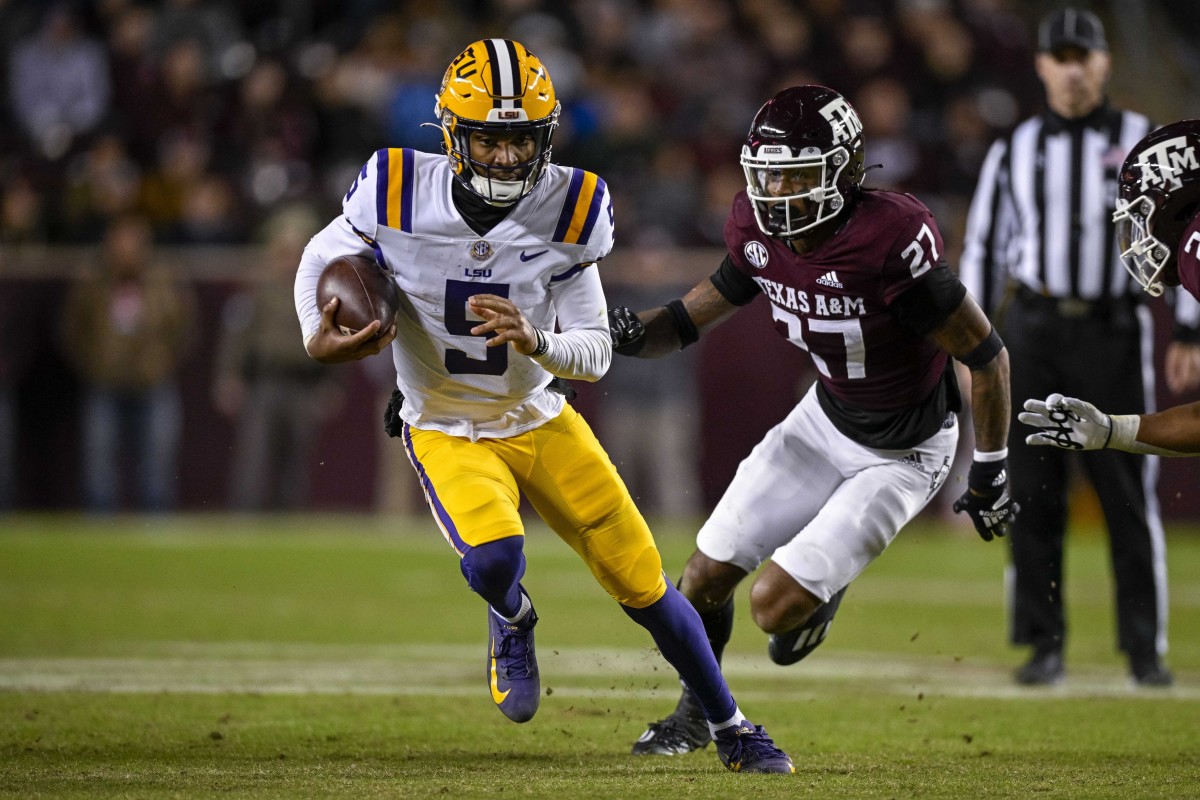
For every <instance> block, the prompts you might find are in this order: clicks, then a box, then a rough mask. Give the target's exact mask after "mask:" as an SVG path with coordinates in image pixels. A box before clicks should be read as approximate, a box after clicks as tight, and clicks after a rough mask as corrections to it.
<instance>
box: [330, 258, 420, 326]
mask: <svg viewBox="0 0 1200 800" xmlns="http://www.w3.org/2000/svg"><path fill="white" fill-rule="evenodd" d="M335 297H336V298H337V299H338V301H339V303H338V309H337V313H335V314H334V316H333V321H334V324H336V325H337V326H338V328H340V329H341V331H342V333H344V334H346V335H347V336H349V335H351V334H354V333H358V332H359V331H361V330H362V329H363V328H365V327H367V326H368V325H370V324H371V322H372V321H374V320H379V321H380V323H381V325H380V327H379V332H380V333H383V332H384V331H386V330H387V329H388V328H389V327H391V324H392V323H393V322H394V321H395V319H396V310H397V309H398V308H399V306H400V291H399V289H397V288H396V282H395V281H393V280H392V276H391V275H390V274H388V273H387V272H386V271H385V270H384V269H383V268H382V267H380V266H379V265H378V264H376V263H375V260H374V259H372V258H366V257H364V256H339V257H337V258H335V259H334V260H332V261H330V262H329V263H328V264H326V265H325V271H324V272H322V273H321V278H320V279H319V280H318V281H317V307H318V308H324V307H325V306H326V305H327V304H328V303H329V301H330V300H332V299H333V298H335Z"/></svg>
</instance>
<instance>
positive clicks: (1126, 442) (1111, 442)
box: [1105, 414, 1142, 453]
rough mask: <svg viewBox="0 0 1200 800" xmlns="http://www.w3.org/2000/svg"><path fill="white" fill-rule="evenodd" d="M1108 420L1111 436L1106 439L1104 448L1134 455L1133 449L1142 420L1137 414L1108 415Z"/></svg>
mask: <svg viewBox="0 0 1200 800" xmlns="http://www.w3.org/2000/svg"><path fill="white" fill-rule="evenodd" d="M1108 419H1109V422H1110V423H1111V424H1112V435H1111V436H1109V437H1108V444H1107V445H1105V447H1110V448H1112V449H1113V450H1124V451H1125V452H1127V453H1136V452H1137V451H1136V450H1135V449H1134V447H1135V446H1136V445H1135V442H1136V441H1137V433H1138V428H1140V427H1141V425H1142V418H1141V417H1139V416H1138V415H1137V414H1109V415H1108Z"/></svg>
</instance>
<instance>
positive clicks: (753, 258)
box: [742, 241, 767, 269]
mask: <svg viewBox="0 0 1200 800" xmlns="http://www.w3.org/2000/svg"><path fill="white" fill-rule="evenodd" d="M742 252H744V253H745V254H746V260H747V261H749V262H750V264H751V265H753V266H754V267H755V268H756V269H762V268H763V267H765V266H766V265H767V246H766V245H765V244H763V243H762V242H756V241H750V242H746V246H745V247H743V248H742Z"/></svg>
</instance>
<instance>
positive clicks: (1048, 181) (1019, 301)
mask: <svg viewBox="0 0 1200 800" xmlns="http://www.w3.org/2000/svg"><path fill="white" fill-rule="evenodd" d="M1038 50H1039V52H1038V55H1037V63H1036V66H1037V73H1038V77H1039V78H1040V79H1041V81H1042V84H1043V86H1044V87H1045V91H1046V104H1047V106H1048V109H1047V110H1046V111H1044V112H1043V113H1042V114H1040V115H1038V116H1036V117H1033V118H1032V119H1028V120H1025V121H1024V122H1022V123H1021V124H1020V125H1018V126H1017V127H1016V129H1015V130H1013V131H1012V133H1011V134H1009V135H1008V136H1005V137H1003V138H1001V139H1000V140H998V141H997V142H995V143H994V144H993V145H992V148H991V150H990V151H989V153H988V156H987V159H986V160H985V162H984V165H983V168H982V171H981V174H980V179H979V184H978V186H977V188H976V191H975V197H974V199H973V201H972V203H971V209H970V213H969V215H968V217H967V231H966V241H965V245H964V252H963V256H962V262H961V267H960V277H961V279H962V282H963V283H964V284H965V285H966V286H967V288H968V290H970V291H971V293H972V294H973V295H974V296H975V297H976V298H978V299H979V301H980V305H982V306H983V307H984V308H985V309H986V310H988V311H989V312H990V316H991V317H992V319H993V320H996V321H997V326H998V327H999V328H1000V329H1001V332H1002V335H1003V337H1004V342H1005V344H1006V345H1007V346H1008V349H1009V353H1010V356H1011V359H1012V394H1013V397H1014V398H1020V399H1023V398H1027V397H1032V398H1044V397H1046V396H1047V395H1049V394H1050V393H1051V392H1055V391H1060V392H1063V393H1065V394H1068V395H1071V396H1074V397H1087V398H1089V399H1092V400H1093V401H1094V402H1096V403H1097V404H1098V405H1100V406H1101V407H1103V408H1107V409H1111V410H1112V411H1113V412H1115V413H1124V414H1140V413H1145V412H1147V411H1152V410H1153V408H1154V387H1155V382H1154V367H1153V361H1152V358H1151V356H1152V352H1153V350H1152V338H1151V337H1152V329H1151V315H1150V311H1149V309H1147V308H1145V307H1143V306H1142V305H1141V304H1140V302H1139V298H1140V296H1141V292H1140V289H1139V287H1138V286H1137V285H1136V284H1134V283H1133V282H1132V281H1131V280H1130V278H1129V275H1128V273H1127V272H1126V271H1125V269H1124V268H1123V267H1122V265H1121V262H1120V258H1119V257H1118V254H1117V249H1116V246H1115V242H1114V225H1113V222H1112V213H1113V209H1114V204H1115V199H1116V194H1117V191H1116V180H1117V173H1118V171H1119V170H1120V168H1121V163H1122V161H1123V160H1124V158H1125V155H1126V154H1127V153H1128V152H1129V150H1130V149H1132V147H1133V146H1134V145H1135V144H1136V143H1137V142H1138V141H1139V140H1140V139H1141V138H1142V136H1144V135H1145V134H1146V133H1147V132H1149V131H1150V129H1151V124H1150V121H1149V120H1148V119H1147V118H1146V117H1145V116H1143V115H1141V114H1138V113H1136V112H1133V111H1122V110H1119V109H1116V108H1113V107H1112V106H1110V105H1109V104H1108V102H1107V99H1106V97H1105V93H1104V87H1105V84H1106V83H1107V81H1108V77H1109V73H1110V67H1111V60H1110V56H1109V52H1108V44H1107V42H1106V41H1105V37H1104V28H1103V26H1102V25H1101V23H1100V20H1099V19H1098V18H1097V17H1096V16H1095V15H1094V14H1091V13H1090V12H1087V11H1081V10H1076V9H1066V10H1061V11H1056V12H1053V13H1051V14H1049V15H1048V16H1046V17H1045V18H1044V19H1043V20H1042V22H1041V24H1040V26H1039V28H1038ZM1175 314H1176V321H1177V324H1176V326H1175V333H1176V339H1177V341H1175V342H1173V343H1172V344H1171V345H1170V349H1169V350H1168V352H1167V360H1166V373H1167V374H1166V378H1167V384H1168V386H1169V387H1170V388H1171V389H1172V390H1174V391H1182V390H1184V389H1187V388H1190V386H1192V385H1194V384H1195V383H1196V382H1197V381H1196V378H1197V375H1196V365H1197V364H1200V346H1197V345H1196V344H1193V343H1192V342H1195V341H1196V340H1197V338H1198V337H1197V336H1196V325H1197V323H1198V322H1200V306H1198V305H1197V303H1196V302H1195V301H1194V300H1192V299H1191V298H1190V297H1189V296H1187V295H1185V294H1184V293H1179V295H1178V298H1177V302H1176V307H1175ZM1013 406H1014V414H1015V413H1016V411H1017V410H1019V409H1020V406H1021V403H1020V402H1016V403H1014V404H1013ZM1023 436H1024V434H1023V433H1022V432H1021V429H1020V427H1019V426H1017V425H1016V424H1015V421H1014V424H1013V426H1012V433H1011V441H1010V452H1009V456H1008V463H1009V469H1010V470H1011V473H1012V474H1011V484H1010V486H1011V490H1012V494H1013V499H1014V500H1016V501H1017V502H1018V503H1020V505H1021V514H1020V516H1019V517H1018V518H1017V520H1016V523H1015V524H1014V526H1013V529H1012V534H1011V549H1012V566H1011V569H1010V571H1009V574H1008V580H1007V591H1008V599H1009V604H1010V609H1009V611H1010V614H1011V620H1010V625H1011V627H1010V634H1009V635H1010V637H1011V639H1012V641H1013V643H1015V644H1019V645H1030V646H1032V654H1031V656H1030V659H1029V661H1028V662H1027V663H1026V664H1025V665H1024V666H1022V667H1021V668H1020V669H1019V670H1018V671H1017V673H1016V679H1017V681H1018V682H1019V683H1022V684H1030V685H1034V684H1053V683H1057V682H1059V681H1060V680H1062V678H1063V676H1064V674H1065V668H1064V664H1063V645H1064V641H1065V638H1066V623H1065V614H1064V608H1063V588H1062V583H1063V540H1064V536H1065V531H1066V521H1067V482H1068V481H1067V477H1068V471H1067V462H1066V459H1065V458H1064V454H1062V453H1056V452H1047V451H1046V450H1044V449H1042V448H1030V447H1028V446H1026V445H1025V444H1024V443H1023V441H1022V437H1023ZM1095 455H1097V456H1098V457H1096V458H1089V459H1086V460H1083V461H1081V462H1079V465H1080V466H1082V468H1083V469H1084V470H1085V472H1086V474H1087V477H1088V479H1089V480H1090V481H1091V483H1092V485H1093V486H1094V487H1095V489H1096V492H1097V494H1098V495H1099V498H1100V503H1101V507H1102V508H1103V511H1104V518H1105V521H1106V523H1107V526H1108V533H1109V540H1110V549H1111V555H1112V562H1113V574H1114V576H1115V579H1116V592H1117V627H1118V646H1119V648H1120V649H1121V651H1122V652H1124V654H1125V655H1126V657H1127V658H1128V659H1129V669H1130V673H1131V675H1132V676H1133V679H1134V681H1135V682H1136V683H1137V684H1138V685H1142V686H1167V685H1170V684H1171V682H1172V676H1171V673H1170V671H1169V670H1168V669H1167V668H1166V667H1165V666H1164V664H1163V661H1162V656H1163V654H1165V652H1166V647H1167V637H1166V621H1167V620H1166V609H1167V587H1166V560H1165V557H1166V554H1165V546H1164V541H1163V531H1162V522H1161V519H1160V517H1159V510H1158V500H1157V497H1156V494H1155V484H1156V481H1157V473H1158V463H1157V457H1154V456H1139V455H1133V454H1131V453H1124V452H1117V451H1108V450H1106V451H1104V452H1103V453H1099V454H1095Z"/></svg>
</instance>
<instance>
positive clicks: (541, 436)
mask: <svg viewBox="0 0 1200 800" xmlns="http://www.w3.org/2000/svg"><path fill="white" fill-rule="evenodd" d="M404 446H405V448H407V450H408V455H409V458H410V459H411V460H412V463H413V467H414V468H415V469H416V470H417V475H418V477H419V478H420V480H421V485H422V487H423V488H424V490H425V499H426V501H427V502H428V503H429V507H430V510H431V511H432V512H433V517H434V519H435V520H436V521H437V524H438V527H440V528H441V529H442V534H443V535H444V536H445V537H446V541H447V542H449V543H450V545H451V546H452V547H453V548H454V549H455V551H456V552H457V553H458V555H459V557H460V558H461V557H462V556H463V554H465V553H466V552H467V551H468V550H469V549H470V548H472V547H476V546H478V545H481V544H486V543H487V542H493V541H496V540H498V539H504V538H507V537H509V536H524V535H525V527H524V525H523V524H522V523H521V515H520V512H519V504H520V496H521V494H522V493H523V494H524V495H525V497H526V498H528V500H529V503H530V505H532V506H533V508H534V509H535V510H536V511H537V513H538V514H539V515H540V516H541V518H542V519H543V520H545V521H546V524H547V525H549V526H550V528H551V529H553V530H554V532H555V533H557V534H558V535H559V537H560V538H561V539H562V540H563V541H564V542H566V543H567V544H568V545H570V546H571V548H572V549H574V550H575V552H576V553H578V554H579V556H580V557H581V558H582V559H583V560H584V563H586V564H587V565H588V569H590V570H591V571H592V575H594V576H595V578H596V580H597V581H599V583H600V585H601V586H603V587H604V589H605V591H607V592H608V593H609V594H610V595H611V596H612V597H613V599H614V600H616V601H617V602H619V603H622V604H624V605H627V606H629V607H631V608H645V607H646V606H649V605H651V604H653V603H655V602H656V601H657V600H658V599H659V598H661V597H662V596H663V593H664V592H665V591H666V582H665V580H664V578H663V574H662V558H661V557H660V556H659V553H658V548H657V547H656V546H655V544H654V537H653V536H652V535H651V533H650V528H649V526H647V525H646V521H645V519H643V517H642V515H641V512H639V511H638V510H637V507H636V506H635V505H634V503H633V498H631V497H630V496H629V490H628V489H626V488H625V484H624V482H623V481H622V480H621V478H620V476H619V475H617V470H616V468H615V467H614V466H613V464H612V461H610V460H609V458H608V455H607V454H606V453H605V452H604V449H603V448H602V447H601V446H600V442H598V441H597V440H596V437H595V435H594V434H593V433H592V429H591V428H590V427H589V426H588V424H587V422H586V421H585V420H584V419H583V417H581V416H580V415H579V413H578V412H576V411H575V409H573V408H571V406H569V405H568V406H564V408H563V411H562V413H561V414H559V415H558V416H557V417H556V418H554V419H553V420H551V421H550V422H547V423H546V424H544V425H542V426H541V427H538V428H535V429H534V430H531V431H527V432H525V433H522V434H519V435H517V436H512V437H508V438H504V439H480V440H479V441H476V442H472V441H471V440H470V439H466V438H463V437H459V436H450V435H448V434H445V433H442V432H440V431H427V430H418V429H417V428H413V427H411V426H409V425H405V426H404Z"/></svg>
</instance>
